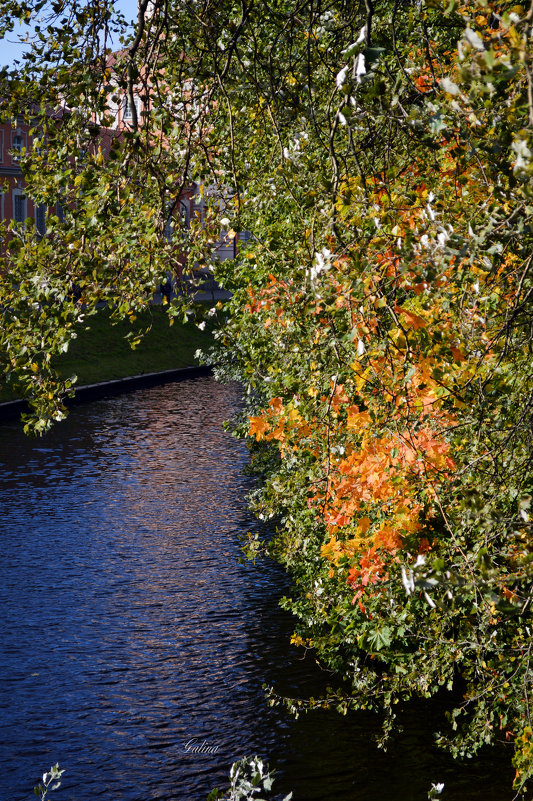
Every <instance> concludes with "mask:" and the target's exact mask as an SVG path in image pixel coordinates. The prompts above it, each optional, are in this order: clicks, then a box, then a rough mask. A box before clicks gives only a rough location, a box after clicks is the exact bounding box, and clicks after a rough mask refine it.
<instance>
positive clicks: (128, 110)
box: [122, 97, 141, 122]
mask: <svg viewBox="0 0 533 801" xmlns="http://www.w3.org/2000/svg"><path fill="white" fill-rule="evenodd" d="M133 102H134V103H135V110H136V112H137V122H138V121H139V112H140V108H141V104H140V102H139V98H138V97H134V98H133ZM122 118H123V120H124V122H132V121H133V109H132V107H131V105H130V101H129V100H128V98H127V97H125V98H124V111H123V114H122Z"/></svg>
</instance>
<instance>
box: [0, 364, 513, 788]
mask: <svg viewBox="0 0 533 801" xmlns="http://www.w3.org/2000/svg"><path fill="white" fill-rule="evenodd" d="M238 407H239V392H238V388H237V387H236V386H235V385H226V386H224V385H220V384H216V383H215V382H214V381H213V380H211V379H208V378H207V379H206V378H203V379H196V380H194V381H188V382H184V383H178V384H174V385H167V386H164V387H156V388H151V389H148V390H142V391H138V392H135V393H132V394H129V395H123V396H120V397H118V398H113V399H107V400H103V401H100V402H97V403H93V404H90V405H86V406H83V407H78V408H76V409H74V410H73V411H72V412H71V413H70V415H69V417H68V419H67V420H66V421H65V422H64V423H61V424H60V425H57V426H56V427H55V428H54V429H53V430H52V431H51V432H50V433H49V434H47V435H46V436H45V437H43V438H41V439H39V440H31V439H28V438H26V437H24V436H23V435H22V433H21V430H20V426H18V425H9V426H7V425H5V426H1V427H0V479H1V487H0V527H1V531H0V543H1V545H0V547H1V550H2V554H1V561H0V608H1V610H2V633H1V642H0V652H1V653H0V679H1V680H0V716H1V727H0V799H1V801H22V799H29V798H31V797H32V794H31V790H32V788H33V786H34V784H36V783H37V781H38V780H39V777H40V775H41V773H42V772H43V771H44V770H45V769H48V768H49V767H50V765H52V764H54V763H56V762H59V764H60V766H61V767H63V768H65V770H66V772H65V774H64V776H63V784H62V787H61V788H60V790H58V791H57V792H56V793H54V794H53V795H52V801H54V799H55V800H56V801H88V800H89V799H91V801H95V800H96V799H106V801H150V800H151V799H154V800H155V799H157V800H158V801H163V799H165V801H204V799H205V797H206V795H207V794H208V792H209V791H210V790H211V789H212V788H213V787H214V786H223V785H224V784H225V783H226V777H227V774H228V771H229V768H230V766H231V763H232V762H233V761H234V760H235V759H237V758H239V757H241V756H243V755H244V754H248V755H251V754H255V753H258V754H260V755H262V756H263V757H266V758H267V759H268V760H269V761H270V764H271V766H272V767H275V768H276V769H277V771H278V780H277V782H276V784H275V787H276V788H277V789H278V791H279V792H281V791H284V792H288V791H289V790H290V789H293V790H294V799H295V801H425V799H426V797H427V790H428V789H429V787H430V785H431V782H432V781H435V782H436V781H439V782H445V793H444V795H443V796H442V798H443V799H444V801H481V799H483V801H504V799H511V798H512V795H513V794H512V792H511V791H510V782H511V780H512V771H511V769H510V766H509V755H508V754H507V753H506V752H505V751H501V752H498V754H496V755H495V754H494V753H492V752H491V753H490V754H489V755H487V756H484V757H483V758H482V759H480V760H476V761H475V762H474V763H467V764H466V765H459V766H457V765H454V763H452V761H451V760H450V759H448V758H447V757H446V756H444V755H442V754H441V753H440V752H439V751H437V750H436V749H435V748H434V747H433V746H432V744H431V734H430V733H431V727H432V721H431V720H430V717H431V714H433V713H431V714H430V713H429V712H428V709H425V710H420V709H413V708H409V709H408V710H406V712H405V714H404V715H403V722H404V732H403V734H402V735H401V736H399V737H398V738H397V739H396V740H395V741H394V742H393V743H392V746H391V748H390V750H389V752H388V753H386V754H384V753H383V752H381V751H379V750H378V749H377V748H376V746H375V744H374V740H373V736H374V734H375V733H376V732H377V731H378V730H379V720H378V719H377V718H375V717H373V716H371V715H354V716H348V717H346V718H343V717H341V716H339V715H337V714H335V713H325V712H324V713H313V714H311V715H308V716H302V717H300V718H299V719H298V720H294V719H292V718H290V717H288V716H287V715H286V713H285V712H284V711H281V710H272V709H269V708H268V707H267V705H266V703H265V699H264V692H263V689H262V685H263V684H264V683H267V684H269V685H270V684H272V685H274V686H275V687H277V688H278V689H280V690H281V691H283V692H285V693H288V694H289V693H290V694H295V695H299V696H302V697H305V695H306V693H310V692H315V691H316V688H317V686H318V685H320V683H323V676H322V674H321V672H320V671H319V670H318V669H317V668H316V666H315V665H314V664H313V660H312V657H308V658H302V656H303V654H302V652H301V649H297V648H294V647H293V646H291V645H290V644H289V637H290V633H291V631H292V622H291V620H290V618H289V616H288V615H287V614H285V613H284V612H282V611H281V610H279V608H278V599H279V597H280V596H281V595H282V594H284V593H286V592H288V591H289V588H288V586H287V583H286V579H285V577H284V574H283V573H282V571H281V570H280V569H279V567H277V566H276V565H275V564H272V563H269V562H264V561H263V562H260V563H258V564H256V565H252V564H241V563H239V556H240V537H241V536H242V535H243V534H244V533H245V532H247V531H250V530H253V529H254V527H255V526H256V523H255V522H254V520H253V519H252V518H251V517H250V516H249V514H248V513H247V510H246V504H245V500H244V499H245V496H246V494H247V492H249V491H250V489H251V486H252V484H251V483H250V479H248V478H246V477H245V476H244V475H243V472H242V469H243V466H244V465H245V463H246V459H247V453H246V449H245V447H244V446H243V444H242V443H240V442H238V441H236V440H234V439H233V438H232V437H231V436H230V435H229V434H228V433H226V432H225V431H224V429H223V427H222V424H223V421H224V420H226V419H228V418H229V417H231V416H232V414H234V413H235V412H236V411H237V410H238ZM327 678H328V677H326V680H327ZM197 747H200V748H201V751H202V752H201V753H198V752H197V750H195V749H197Z"/></svg>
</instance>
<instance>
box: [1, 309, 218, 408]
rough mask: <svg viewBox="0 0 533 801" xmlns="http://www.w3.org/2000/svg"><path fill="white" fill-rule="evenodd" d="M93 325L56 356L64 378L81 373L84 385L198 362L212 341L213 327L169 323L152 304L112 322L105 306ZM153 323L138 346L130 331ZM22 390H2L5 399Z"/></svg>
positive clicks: (92, 321)
mask: <svg viewBox="0 0 533 801" xmlns="http://www.w3.org/2000/svg"><path fill="white" fill-rule="evenodd" d="M88 322H89V326H90V327H89V329H88V330H85V331H81V332H80V333H79V335H78V337H77V339H75V340H74V341H73V342H72V343H71V345H70V347H69V350H68V352H67V353H65V354H63V355H62V356H61V357H60V358H58V359H56V360H55V364H56V366H57V367H58V368H59V370H60V373H61V375H62V376H64V377H68V376H71V375H77V376H78V386H82V385H83V384H96V383H98V382H99V381H111V380H113V379H115V378H126V377H127V376H130V375H138V374H141V373H154V372H159V371H162V370H171V369H174V368H177V367H188V366H190V365H193V364H195V360H194V353H195V351H196V350H197V349H198V348H199V347H202V346H204V345H207V344H208V343H209V340H210V335H209V333H207V332H204V331H200V330H199V329H198V328H197V327H196V326H195V325H193V324H192V323H187V325H183V324H182V323H178V322H175V323H174V325H172V326H169V324H168V317H167V315H166V314H165V311H164V310H163V308H162V307H161V306H152V307H151V308H150V309H149V310H148V311H146V312H145V313H143V314H141V315H139V316H138V317H137V319H136V320H135V321H134V322H133V323H130V322H127V321H121V322H119V323H118V324H115V325H112V324H111V322H110V320H109V312H108V311H107V309H102V311H100V312H99V313H98V314H96V315H95V316H94V317H91V318H90V319H89V321H88ZM148 327H150V330H149V332H148V333H147V334H146V336H145V337H144V338H143V340H142V341H141V343H140V344H139V345H138V346H137V347H136V348H135V350H132V349H131V347H130V345H129V342H128V340H126V339H125V336H126V334H128V333H129V332H130V331H132V330H133V331H134V332H140V331H144V330H145V329H146V328H148ZM15 397H16V394H14V393H12V392H9V391H8V390H6V389H4V388H2V389H0V402H2V401H8V400H13V399H14V398H15Z"/></svg>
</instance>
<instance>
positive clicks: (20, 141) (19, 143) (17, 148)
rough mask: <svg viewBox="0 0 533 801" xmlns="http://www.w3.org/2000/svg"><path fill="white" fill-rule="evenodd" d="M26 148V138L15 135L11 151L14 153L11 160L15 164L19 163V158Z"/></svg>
mask: <svg viewBox="0 0 533 801" xmlns="http://www.w3.org/2000/svg"><path fill="white" fill-rule="evenodd" d="M24 147H25V143H24V137H23V136H21V135H20V134H15V136H14V137H13V139H12V141H11V150H12V151H13V153H12V156H11V158H12V160H13V161H14V162H18V160H19V156H20V154H21V153H22V150H23V148H24Z"/></svg>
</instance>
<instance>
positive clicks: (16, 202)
mask: <svg viewBox="0 0 533 801" xmlns="http://www.w3.org/2000/svg"><path fill="white" fill-rule="evenodd" d="M27 202H28V201H27V198H26V195H25V194H23V192H22V189H15V190H14V191H13V219H14V220H15V222H18V223H23V222H24V221H25V220H26V217H27V216H28V215H27V213H26V208H27Z"/></svg>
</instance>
